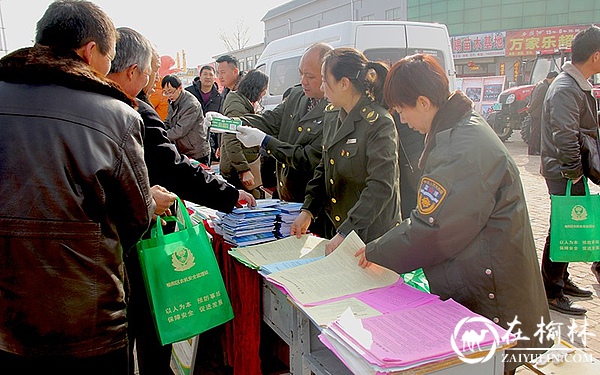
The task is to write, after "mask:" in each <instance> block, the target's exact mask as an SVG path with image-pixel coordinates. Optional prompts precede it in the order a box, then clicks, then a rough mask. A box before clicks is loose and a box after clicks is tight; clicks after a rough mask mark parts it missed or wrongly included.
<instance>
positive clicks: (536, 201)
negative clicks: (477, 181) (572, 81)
mask: <svg viewBox="0 0 600 375" xmlns="http://www.w3.org/2000/svg"><path fill="white" fill-rule="evenodd" d="M505 145H506V147H507V148H508V150H509V151H510V153H511V155H512V157H513V158H514V159H515V161H516V163H517V165H518V166H519V169H520V171H521V180H522V181H523V186H524V188H525V196H526V199H527V206H528V208H529V216H530V218H531V226H532V228H533V235H534V237H535V243H536V248H537V250H538V259H540V263H541V259H542V250H543V248H544V243H545V241H546V235H547V232H548V219H549V217H550V198H549V196H548V190H547V188H546V184H545V182H544V179H543V178H542V176H541V175H540V173H539V166H540V157H539V156H529V155H527V145H526V144H525V143H524V142H523V141H521V139H520V137H519V135H518V134H513V136H512V137H511V138H510V139H509V140H508V141H507V142H506V143H505ZM590 192H591V193H592V194H593V193H600V187H598V186H596V185H594V184H592V183H590ZM590 266H591V263H571V264H570V265H569V272H570V274H571V277H572V279H573V281H574V282H575V283H576V284H577V285H579V286H580V287H582V288H585V289H589V290H593V291H594V296H593V297H592V298H590V299H582V298H575V297H571V298H572V299H573V300H574V301H576V303H577V304H578V305H580V306H583V307H585V308H586V309H587V310H588V313H587V315H586V318H585V321H587V324H588V328H587V332H588V333H591V334H593V335H595V336H588V338H587V343H586V347H585V349H584V351H585V352H586V353H590V354H592V355H593V356H594V358H596V359H600V298H599V296H600V285H598V282H597V281H596V278H595V277H594V275H593V274H592V272H591V271H590ZM550 314H551V318H552V321H553V322H554V323H563V326H562V327H563V329H562V330H561V337H562V338H563V340H565V341H567V342H568V343H570V339H569V338H568V337H567V336H566V335H567V331H568V330H567V329H566V327H567V326H568V325H569V324H570V323H571V319H573V317H572V316H568V315H563V314H561V313H558V312H555V311H550ZM574 322H575V323H576V324H577V325H580V326H581V325H583V324H584V318H583V317H581V318H575V319H574ZM575 346H577V347H580V348H584V345H583V343H582V340H581V338H576V339H575ZM521 372H522V371H518V373H521Z"/></svg>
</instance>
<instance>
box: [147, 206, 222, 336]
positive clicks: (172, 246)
mask: <svg viewBox="0 0 600 375" xmlns="http://www.w3.org/2000/svg"><path fill="white" fill-rule="evenodd" d="M177 200H178V202H179V207H180V208H181V209H180V211H181V215H182V216H183V221H184V224H185V228H179V231H177V232H174V233H170V234H164V233H163V229H162V226H161V225H160V224H155V225H154V226H153V228H152V231H151V238H149V239H145V240H140V241H139V242H138V243H137V251H138V255H139V259H140V263H141V268H142V274H143V277H144V282H145V284H146V290H147V292H148V298H149V300H150V306H151V308H152V315H153V316H154V322H155V325H156V330H157V332H158V335H159V338H160V341H161V343H162V344H163V345H166V344H170V343H173V342H177V341H182V340H185V339H188V338H190V337H193V336H196V335H198V334H200V333H202V332H204V331H206V330H209V329H211V328H213V327H216V326H218V325H220V324H223V323H225V322H227V321H229V320H231V319H233V309H232V308H231V302H230V301H229V296H228V295H227V291H226V290H225V284H224V283H223V277H222V276H221V272H220V270H219V265H218V264H217V260H216V258H215V254H214V251H213V249H212V246H211V244H210V241H209V239H208V235H207V234H206V231H205V229H204V226H203V225H202V224H200V225H192V222H191V220H190V215H189V214H188V212H187V209H186V208H185V206H184V205H183V203H182V202H181V200H180V199H179V198H178V199H177ZM165 219H167V220H169V221H173V220H175V221H176V219H175V218H173V217H168V218H165ZM180 226H181V225H180Z"/></svg>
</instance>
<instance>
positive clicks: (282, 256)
mask: <svg viewBox="0 0 600 375" xmlns="http://www.w3.org/2000/svg"><path fill="white" fill-rule="evenodd" d="M326 243H327V240H325V239H323V238H319V237H315V236H311V235H308V234H305V235H303V236H302V237H301V238H296V236H294V237H287V238H284V239H281V240H278V241H272V242H268V243H264V244H260V245H252V246H246V247H240V248H234V249H231V250H230V251H229V254H230V255H231V256H233V257H234V258H236V259H237V260H239V261H240V262H242V263H243V264H245V265H246V266H248V267H250V268H254V269H257V270H259V272H260V273H261V274H263V275H268V274H271V273H273V272H276V271H280V270H284V269H288V268H293V267H296V266H299V265H302V264H306V263H310V262H313V261H315V260H318V259H322V258H324V257H325V244H326Z"/></svg>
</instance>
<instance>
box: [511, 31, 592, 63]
mask: <svg viewBox="0 0 600 375" xmlns="http://www.w3.org/2000/svg"><path fill="white" fill-rule="evenodd" d="M587 27H588V26H557V27H538V28H535V29H523V30H512V31H507V32H506V56H527V55H535V54H536V53H549V52H554V51H555V50H559V49H560V48H567V49H570V48H571V42H572V41H573V38H574V37H575V35H576V34H577V33H578V32H580V31H581V30H584V29H586V28H587Z"/></svg>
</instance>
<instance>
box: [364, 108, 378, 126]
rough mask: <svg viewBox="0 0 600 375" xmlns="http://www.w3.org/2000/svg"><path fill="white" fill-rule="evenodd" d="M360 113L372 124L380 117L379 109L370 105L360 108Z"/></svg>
mask: <svg viewBox="0 0 600 375" xmlns="http://www.w3.org/2000/svg"><path fill="white" fill-rule="evenodd" d="M360 115H361V116H362V117H363V118H364V119H365V120H367V122H368V123H370V124H372V123H374V122H375V121H377V119H379V113H378V111H377V110H376V109H375V108H373V107H372V106H370V105H366V106H364V107H363V108H361V110H360Z"/></svg>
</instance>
